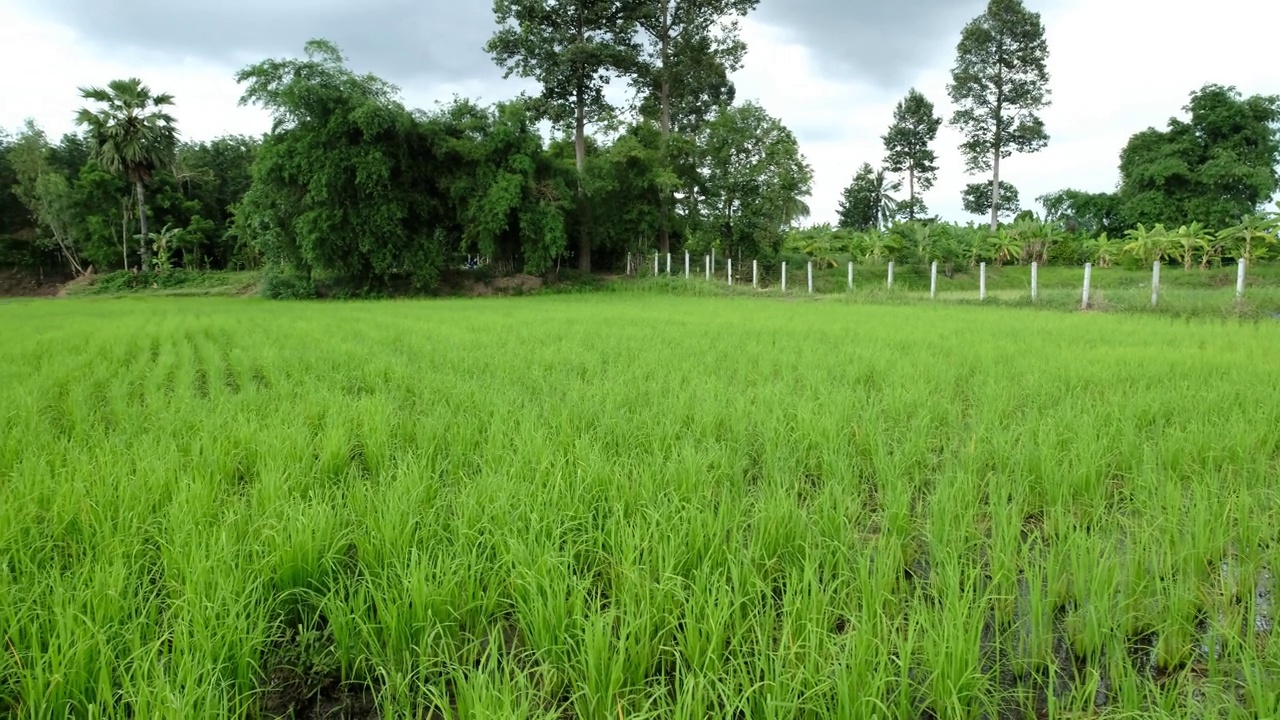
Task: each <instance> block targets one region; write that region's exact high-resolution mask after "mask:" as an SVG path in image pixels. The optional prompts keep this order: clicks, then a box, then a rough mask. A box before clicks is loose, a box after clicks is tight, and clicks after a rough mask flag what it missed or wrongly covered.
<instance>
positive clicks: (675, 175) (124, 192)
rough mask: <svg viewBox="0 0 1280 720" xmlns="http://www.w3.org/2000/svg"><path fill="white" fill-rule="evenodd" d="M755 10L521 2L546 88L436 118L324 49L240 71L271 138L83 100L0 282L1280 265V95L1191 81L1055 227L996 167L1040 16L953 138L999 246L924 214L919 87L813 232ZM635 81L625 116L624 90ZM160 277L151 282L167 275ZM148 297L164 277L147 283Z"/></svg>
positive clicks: (388, 282) (1030, 127)
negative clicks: (620, 99) (769, 86)
mask: <svg viewBox="0 0 1280 720" xmlns="http://www.w3.org/2000/svg"><path fill="white" fill-rule="evenodd" d="M755 5H756V3H755V0H554V1H553V0H502V1H501V2H498V3H496V4H495V7H494V12H495V21H496V27H495V32H494V35H493V37H492V39H491V41H490V42H489V44H488V46H487V49H488V51H489V52H490V53H491V55H492V56H493V58H494V61H495V63H497V64H498V65H499V66H500V67H502V68H503V69H504V70H505V71H506V72H507V73H508V74H510V75H519V76H522V77H526V78H529V79H531V80H532V81H534V82H535V83H537V85H538V87H539V88H540V91H539V92H538V93H536V94H534V95H533V96H530V97H520V98H516V99H513V100H510V101H506V102H500V103H497V104H494V105H492V106H483V105H480V104H478V103H476V102H474V101H470V100H466V99H455V100H454V101H453V102H451V103H448V104H445V105H440V106H437V107H435V108H433V109H431V110H429V111H421V110H411V109H409V108H406V107H404V106H403V105H402V103H401V102H400V100H399V96H398V90H397V88H395V87H394V86H392V85H390V84H389V83H387V82H385V81H383V80H381V79H380V78H377V77H374V76H371V75H367V74H361V73H359V72H358V71H357V70H355V69H353V68H350V67H348V65H347V64H346V61H345V59H344V58H343V56H342V54H341V52H340V50H339V49H338V48H336V47H334V46H333V45H332V44H330V43H328V42H326V41H323V40H316V41H312V42H311V43H308V44H307V46H306V47H305V48H304V50H305V52H304V53H303V55H302V57H300V58H282V59H267V60H263V61H261V62H258V63H254V64H252V65H249V66H247V67H245V68H244V69H242V70H241V71H240V72H239V73H238V74H237V80H238V81H239V82H240V83H241V85H242V86H243V88H244V95H243V98H242V101H243V102H246V103H253V104H256V105H259V106H261V107H263V108H265V109H266V110H267V111H269V112H270V114H271V116H272V117H273V121H274V122H273V127H272V129H271V131H270V132H268V133H266V134H265V135H264V136H262V137H259V138H245V137H223V138H216V139H213V140H201V141H194V140H186V141H183V140H180V133H179V130H180V129H179V128H177V127H176V125H175V121H174V119H173V117H172V115H171V114H170V109H171V107H172V106H173V105H174V103H175V102H177V100H176V99H175V98H173V97H172V96H170V95H168V94H165V93H160V92H153V91H152V90H151V89H150V88H149V87H147V86H146V85H144V84H143V83H142V82H141V81H140V80H138V79H123V80H118V81H115V82H113V83H110V84H109V85H108V86H107V87H105V88H85V89H83V93H82V94H83V95H84V98H85V100H86V101H87V103H88V104H87V106H86V107H85V108H84V109H82V110H81V111H80V112H79V113H78V114H77V116H76V117H77V120H78V122H79V123H80V125H81V127H82V128H83V129H82V131H81V132H79V133H76V134H70V135H67V136H65V137H63V138H61V139H59V140H58V141H57V142H53V141H52V140H50V139H49V138H46V137H45V136H44V134H43V133H42V132H41V130H40V129H39V128H38V127H36V126H35V125H34V124H31V123H28V124H27V125H26V126H25V127H23V128H21V129H20V130H18V131H17V132H16V134H6V133H3V132H0V266H9V267H20V268H26V269H28V270H32V271H38V272H40V273H65V274H66V275H68V276H77V275H82V274H85V273H86V272H88V270H89V269H90V268H92V269H93V270H95V271H97V272H98V273H105V272H110V271H113V270H129V271H140V272H142V273H146V274H151V273H164V272H167V271H168V270H169V269H170V268H177V267H180V268H184V269H187V270H210V269H215V270H222V269H237V270H243V269H258V268H262V269H264V270H265V272H266V276H267V281H266V283H265V286H267V287H270V288H274V291H273V292H271V293H270V294H272V295H273V296H277V297H287V296H311V295H314V294H316V293H317V292H318V291H323V292H333V293H338V294H343V295H362V294H376V295H381V294H386V293H397V292H422V291H430V290H433V289H435V288H437V287H438V286H439V285H440V283H441V279H442V275H443V274H445V273H447V272H448V271H449V270H452V269H458V268H463V267H469V266H474V265H476V264H484V265H486V266H488V267H489V268H490V272H492V273H494V274H497V275H505V274H511V273H531V274H535V275H541V274H546V273H549V272H558V271H563V270H564V269H566V268H569V267H575V268H577V269H578V270H579V271H591V270H606V271H611V272H620V271H623V270H624V269H625V268H626V257H627V256H628V254H639V255H645V254H648V253H650V252H658V253H667V252H674V253H677V254H679V253H681V252H682V251H689V252H692V253H694V254H695V255H699V256H700V255H702V254H704V253H710V252H713V251H714V252H716V253H717V255H718V256H719V257H721V258H725V257H732V258H735V259H736V260H738V261H739V263H742V262H745V261H749V260H753V259H754V260H758V261H760V262H763V263H765V264H767V265H770V266H772V265H774V264H775V263H777V262H778V261H779V257H780V254H781V253H782V252H783V251H784V249H785V250H786V251H788V252H792V253H794V252H804V253H806V254H808V255H809V256H810V257H812V258H814V259H816V260H818V261H819V264H825V262H826V260H827V259H828V258H829V257H831V256H833V255H839V254H848V255H850V256H852V257H854V258H856V259H859V260H865V261H870V262H880V261H883V260H887V259H893V260H895V261H897V262H898V263H900V264H904V263H913V264H927V263H929V262H932V261H933V260H938V261H939V262H941V263H943V264H944V265H945V266H946V267H947V268H948V273H949V274H950V273H951V272H954V269H955V268H956V267H958V266H963V265H965V264H973V263H976V262H988V263H999V264H1011V263H1027V262H1031V261H1036V262H1039V263H1040V264H1042V265H1043V264H1046V263H1052V264H1080V263H1083V262H1093V263H1094V264H1095V265H1098V266H1101V267H1106V266H1108V265H1111V264H1117V263H1119V264H1124V263H1127V262H1132V263H1134V264H1139V263H1142V262H1146V263H1150V262H1152V261H1154V260H1161V261H1167V262H1169V263H1171V264H1172V263H1176V264H1181V265H1183V266H1184V267H1187V268H1191V267H1211V266H1214V265H1216V264H1223V263H1233V262H1234V261H1235V260H1237V259H1241V258H1243V259H1247V260H1250V261H1253V262H1256V261H1259V260H1264V259H1266V258H1267V257H1268V256H1269V255H1270V254H1272V253H1273V252H1274V245H1275V241H1276V236H1277V229H1276V222H1275V216H1274V214H1268V213H1267V210H1266V205H1267V203H1268V202H1269V201H1270V199H1271V198H1272V197H1273V196H1274V195H1275V193H1276V191H1277V189H1280V181H1278V179H1277V172H1276V166H1277V163H1278V162H1280V135H1278V133H1277V129H1278V128H1280V100H1278V99H1277V97H1275V96H1255V97H1243V96H1241V95H1240V94H1239V93H1238V92H1237V91H1236V90H1235V89H1234V88H1231V87H1225V86H1219V85H1212V84H1210V85H1206V86H1204V87H1202V88H1200V89H1198V90H1196V91H1195V92H1194V93H1192V95H1191V99H1190V101H1189V103H1188V105H1187V106H1186V108H1184V111H1185V113H1186V115H1185V117H1184V118H1173V119H1171V120H1170V121H1169V124H1168V128H1167V129H1164V130H1159V129H1155V128H1151V129H1148V130H1144V131H1141V132H1139V133H1137V134H1135V135H1134V136H1133V138H1132V140H1131V141H1130V142H1129V143H1128V145H1127V146H1126V147H1125V148H1124V150H1123V152H1122V153H1121V156H1120V158H1119V168H1120V175H1121V181H1120V184H1119V186H1118V188H1117V189H1116V191H1115V192H1110V193H1096V192H1083V191H1078V190H1073V189H1065V190H1062V191H1060V192H1056V193H1052V194H1049V195H1047V196H1044V197H1041V198H1037V199H1036V200H1037V203H1038V204H1039V205H1040V206H1041V211H1040V212H1038V213H1037V212H1032V211H1030V210H1022V209H1021V207H1020V205H1021V204H1022V203H1025V202H1026V199H1023V198H1020V197H1019V193H1018V190H1017V187H1016V186H1015V185H1014V184H1013V183H1011V182H1009V181H1008V179H1007V178H1004V177H1002V176H1001V172H1000V167H1001V161H1002V160H1003V159H1005V158H1007V157H1009V156H1010V155H1011V154H1013V153H1015V152H1035V151H1037V150H1039V149H1041V148H1043V147H1045V146H1046V144H1047V143H1048V142H1049V141H1050V136H1049V132H1048V129H1047V128H1045V127H1044V124H1043V122H1042V121H1041V120H1040V118H1039V115H1038V113H1039V112H1040V111H1041V110H1043V108H1045V107H1046V106H1048V104H1049V103H1050V102H1051V100H1052V96H1051V92H1050V91H1051V87H1052V84H1051V77H1050V66H1049V48H1048V45H1047V43H1046V41H1045V28H1044V26H1043V23H1042V22H1041V19H1040V16H1039V15H1038V14H1037V13H1033V12H1030V11H1028V10H1027V9H1026V8H1025V7H1024V6H1023V5H1022V3H1021V2H1020V0H991V2H990V4H989V5H988V7H987V8H986V10H985V11H984V12H983V13H982V14H981V15H979V16H978V17H976V18H974V19H973V21H972V22H970V23H969V24H968V25H966V26H965V28H964V29H963V31H962V32H961V37H960V41H959V43H958V44H957V49H956V63H955V67H954V70H953V73H952V83H951V84H950V86H949V95H950V99H951V101H952V104H953V106H954V107H955V112H954V113H953V115H952V117H951V118H950V119H949V122H950V123H951V124H952V125H953V126H954V127H956V128H957V129H959V130H960V131H961V133H962V134H963V137H964V141H963V145H962V148H961V149H962V150H963V152H964V155H965V158H966V170H967V171H968V172H970V173H971V174H974V175H975V176H976V179H977V180H978V181H977V182H974V183H972V184H970V185H969V186H968V187H967V188H966V190H965V193H964V207H965V208H966V209H968V210H970V211H971V212H973V213H976V214H980V215H989V216H990V220H989V222H988V223H987V224H986V228H985V230H983V229H978V228H977V227H976V226H973V225H970V226H959V225H955V224H952V223H948V222H944V221H942V220H941V219H940V218H937V217H933V216H931V215H930V214H929V211H928V208H927V207H926V206H925V203H924V201H923V199H922V195H921V193H923V192H924V191H927V190H928V189H929V188H930V187H931V186H932V183H933V181H934V178H935V176H936V173H937V171H938V167H937V155H936V153H935V152H934V150H933V147H932V145H933V143H934V142H935V140H936V137H937V132H938V129H939V128H940V126H941V124H942V122H943V118H942V117H940V116H938V115H937V113H936V110H935V106H934V104H933V102H932V101H930V100H929V99H928V98H926V97H924V96H923V95H922V94H920V93H919V92H917V91H915V90H914V89H913V90H910V91H909V92H908V93H907V94H906V96H905V97H904V99H903V101H902V103H900V104H899V106H898V108H897V110H896V112H895V114H894V120H893V124H892V126H891V127H890V128H888V129H887V131H886V133H885V135H884V145H885V156H884V159H883V166H882V167H876V166H875V165H873V164H872V163H866V164H863V165H862V166H861V167H860V168H858V169H857V172H856V173H855V175H854V178H853V181H852V183H851V184H850V186H849V187H848V188H847V189H846V190H845V192H844V193H843V197H842V201H841V208H840V219H839V222H838V223H837V225H836V226H835V227H830V226H817V227H809V228H802V227H800V225H799V223H800V221H802V220H803V219H804V218H805V217H807V216H808V207H807V206H806V204H805V198H806V197H807V196H808V195H809V193H810V191H811V184H812V171H811V169H810V168H809V166H808V164H807V163H806V161H805V158H804V156H803V155H802V154H801V152H800V148H799V146H798V144H797V142H796V138H795V136H794V135H793V134H792V133H791V132H790V131H789V130H788V129H787V128H786V127H784V126H783V125H782V124H781V123H780V122H779V121H778V120H777V119H776V118H774V117H773V116H771V115H770V114H769V112H768V111H767V110H766V109H765V108H763V107H761V106H759V105H758V104H754V103H750V102H738V101H737V100H736V98H735V92H734V87H733V83H732V82H731V80H730V79H729V78H730V76H731V74H732V72H733V71H734V70H736V69H738V68H739V67H740V66H741V64H742V61H743V57H744V56H745V46H744V45H743V43H742V41H741V39H740V38H739V35H738V21H739V20H740V19H741V18H743V17H745V16H746V15H748V14H749V13H751V12H752V11H754V9H755ZM611 81H620V82H624V83H626V84H627V85H628V86H629V88H630V90H631V91H632V95H631V98H630V102H629V103H628V104H627V105H626V106H625V107H619V106H617V105H616V104H614V103H613V102H611V101H610V98H613V97H616V94H610V93H606V92H605V88H606V86H608V85H609V84H610V82H611ZM148 282H149V281H142V282H141V284H148ZM149 284H151V285H155V284H157V283H156V282H149Z"/></svg>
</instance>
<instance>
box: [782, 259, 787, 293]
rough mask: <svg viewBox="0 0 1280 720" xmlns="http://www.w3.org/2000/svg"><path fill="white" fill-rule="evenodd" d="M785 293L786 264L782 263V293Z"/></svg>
mask: <svg viewBox="0 0 1280 720" xmlns="http://www.w3.org/2000/svg"><path fill="white" fill-rule="evenodd" d="M786 291H787V264H786V263H785V262H784V263H782V292H784V293H785V292H786Z"/></svg>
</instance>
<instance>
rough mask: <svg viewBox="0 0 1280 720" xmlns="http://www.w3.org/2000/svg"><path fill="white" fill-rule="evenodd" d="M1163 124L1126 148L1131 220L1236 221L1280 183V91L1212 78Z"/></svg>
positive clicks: (1126, 203)
mask: <svg viewBox="0 0 1280 720" xmlns="http://www.w3.org/2000/svg"><path fill="white" fill-rule="evenodd" d="M1183 110H1184V111H1185V112H1186V113H1188V115H1189V116H1190V117H1189V118H1188V119H1187V120H1180V119H1177V118H1172V119H1170V120H1169V123H1168V129H1167V130H1164V131H1160V130H1156V129H1154V128H1149V129H1147V130H1144V131H1143V132H1140V133H1138V134H1136V135H1134V136H1133V137H1132V138H1131V139H1130V140H1129V143H1128V144H1127V145H1126V146H1125V148H1124V150H1123V152H1122V153H1121V155H1120V190H1119V196H1120V201H1121V204H1122V212H1123V214H1124V218H1125V220H1126V221H1127V222H1129V223H1132V224H1137V223H1145V224H1147V225H1151V224H1155V223H1164V224H1167V225H1170V226H1178V225H1188V224H1190V223H1192V222H1202V223H1204V224H1206V225H1207V226H1209V227H1219V228H1223V227H1230V226H1233V225H1236V224H1237V223H1239V222H1240V220H1241V219H1242V218H1244V217H1245V216H1246V215H1250V214H1253V213H1254V212H1256V211H1257V210H1258V208H1259V206H1261V205H1262V204H1263V203H1264V202H1266V201H1267V200H1269V199H1270V198H1271V197H1272V196H1273V195H1274V194H1275V193H1276V191H1277V190H1280V176H1278V175H1277V170H1276V166H1277V165H1278V164H1280V96H1274V95H1270V96H1262V95H1258V96H1253V97H1249V98H1245V97H1242V96H1241V94H1240V93H1239V91H1238V90H1236V89H1235V88H1234V87H1223V86H1221V85H1206V86H1204V87H1203V88H1201V89H1199V90H1197V91H1196V92H1194V93H1192V94H1191V101H1190V102H1189V103H1188V104H1187V106H1186V107H1185V108H1183Z"/></svg>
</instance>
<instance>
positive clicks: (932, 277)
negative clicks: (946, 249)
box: [929, 260, 938, 300]
mask: <svg viewBox="0 0 1280 720" xmlns="http://www.w3.org/2000/svg"><path fill="white" fill-rule="evenodd" d="M937 297H938V261H937V260H934V261H933V264H932V265H930V266H929V299H930V300H935V299H937Z"/></svg>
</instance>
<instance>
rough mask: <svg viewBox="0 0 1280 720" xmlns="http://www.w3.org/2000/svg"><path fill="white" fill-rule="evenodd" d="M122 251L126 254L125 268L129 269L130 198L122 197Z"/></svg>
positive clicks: (126, 270)
mask: <svg viewBox="0 0 1280 720" xmlns="http://www.w3.org/2000/svg"><path fill="white" fill-rule="evenodd" d="M120 252H121V253H123V254H124V270H125V272H128V271H129V198H127V197H125V198H121V199H120Z"/></svg>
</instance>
